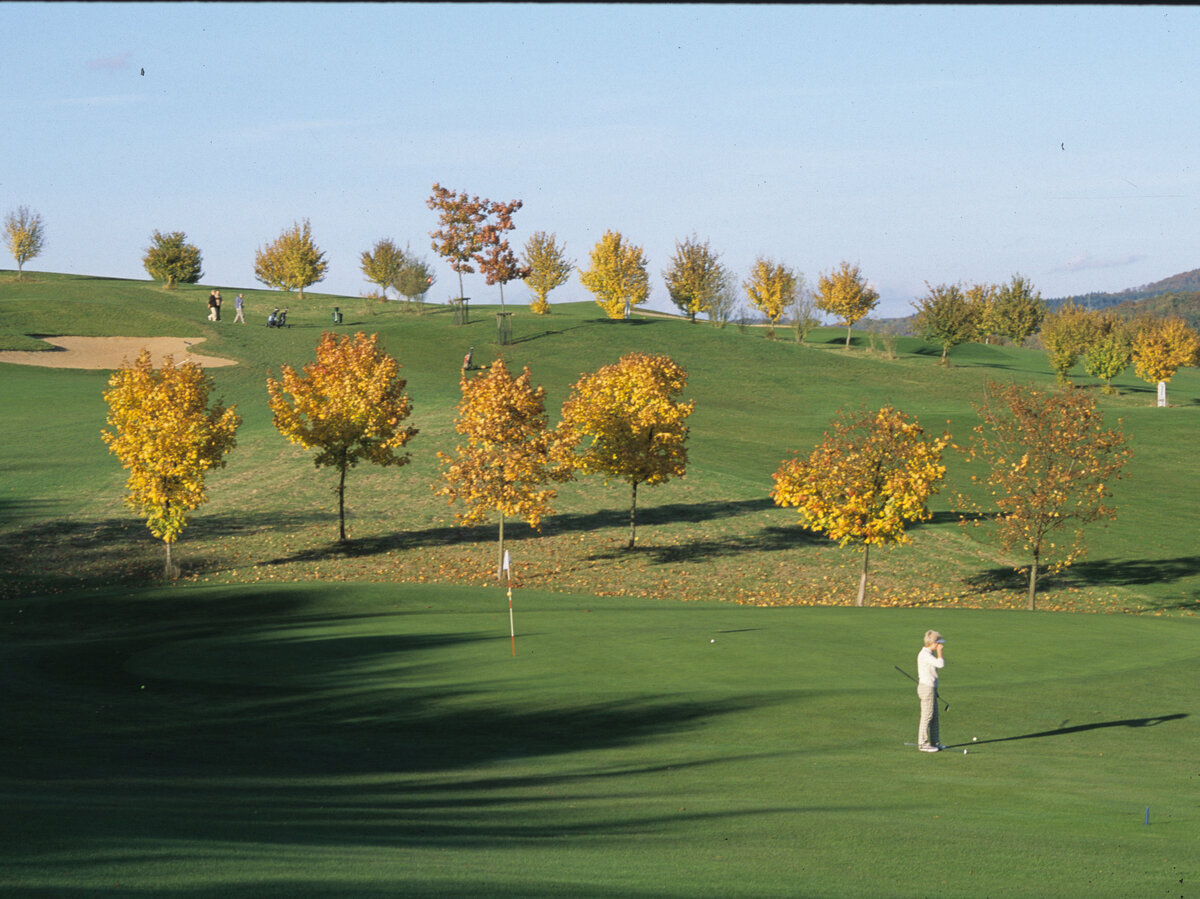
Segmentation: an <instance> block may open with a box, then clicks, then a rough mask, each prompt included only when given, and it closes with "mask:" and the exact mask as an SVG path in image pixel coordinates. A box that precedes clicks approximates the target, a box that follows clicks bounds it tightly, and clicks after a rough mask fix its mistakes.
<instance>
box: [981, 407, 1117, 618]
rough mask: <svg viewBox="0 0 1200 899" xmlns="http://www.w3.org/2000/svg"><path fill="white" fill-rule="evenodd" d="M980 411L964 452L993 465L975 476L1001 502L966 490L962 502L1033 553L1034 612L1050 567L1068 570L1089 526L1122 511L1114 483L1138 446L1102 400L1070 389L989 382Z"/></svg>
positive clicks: (1010, 544) (1014, 545)
mask: <svg viewBox="0 0 1200 899" xmlns="http://www.w3.org/2000/svg"><path fill="white" fill-rule="evenodd" d="M978 411H979V416H980V423H979V424H978V425H977V426H976V427H975V431H974V434H973V435H972V440H971V442H970V444H969V445H968V446H967V447H965V448H963V452H964V453H965V454H966V455H967V457H968V458H970V459H977V460H981V461H982V462H984V463H985V464H986V466H987V472H988V473H987V474H986V475H978V474H977V475H973V476H972V478H971V480H972V481H973V482H976V483H979V482H982V484H983V487H984V489H985V490H986V492H987V494H988V495H989V496H990V497H991V499H992V501H993V502H994V503H995V507H996V508H995V511H991V510H983V509H982V508H981V506H980V502H979V499H978V498H977V497H974V496H965V495H963V496H959V498H958V505H959V508H960V509H962V510H963V511H965V512H969V513H975V514H983V515H984V516H985V517H988V518H991V519H992V520H993V521H994V522H995V523H996V524H997V526H998V528H999V536H1000V540H1001V543H1002V544H1003V546H1004V547H1005V548H1006V549H1010V550H1011V549H1020V550H1023V551H1025V552H1028V553H1029V555H1030V564H1029V566H1028V568H1029V594H1028V598H1029V602H1028V605H1029V608H1030V610H1032V609H1034V608H1035V604H1036V596H1037V583H1038V571H1039V569H1040V568H1041V567H1042V565H1043V564H1045V565H1046V566H1047V570H1048V571H1051V572H1053V571H1058V570H1061V569H1063V568H1066V567H1067V566H1068V565H1070V564H1071V563H1072V562H1074V561H1075V560H1076V559H1078V558H1079V557H1080V556H1081V555H1082V554H1083V552H1084V549H1085V547H1084V544H1083V529H1084V526H1085V525H1088V524H1091V523H1093V522H1096V521H1102V520H1111V519H1113V518H1115V517H1116V514H1117V513H1116V509H1115V508H1114V507H1113V506H1111V505H1110V504H1109V502H1108V500H1109V499H1110V498H1111V496H1112V491H1111V489H1110V485H1111V483H1112V482H1113V481H1115V480H1117V479H1118V478H1120V477H1121V472H1122V469H1123V468H1124V466H1125V463H1126V462H1127V461H1128V459H1129V457H1130V450H1129V449H1127V448H1126V446H1125V436H1124V434H1122V433H1121V430H1120V425H1119V423H1118V427H1116V428H1111V429H1107V430H1106V429H1105V427H1104V420H1103V416H1102V414H1101V412H1100V410H1099V409H1098V408H1097V406H1096V400H1095V398H1094V397H1091V396H1089V395H1087V394H1086V393H1084V392H1083V391H1079V390H1071V389H1070V388H1069V387H1068V388H1065V389H1061V388H1060V389H1056V390H1051V391H1043V390H1038V389H1037V388H1034V387H1025V386H1021V385H1017V384H1007V385H1003V384H988V385H987V396H986V399H985V400H984V402H983V403H982V404H981V405H980V406H979V410H978ZM1024 568H1025V566H1019V567H1018V568H1017V570H1018V571H1022V570H1024Z"/></svg>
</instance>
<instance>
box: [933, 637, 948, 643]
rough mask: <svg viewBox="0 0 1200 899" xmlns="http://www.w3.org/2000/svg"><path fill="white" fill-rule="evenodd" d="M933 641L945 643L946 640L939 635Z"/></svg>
mask: <svg viewBox="0 0 1200 899" xmlns="http://www.w3.org/2000/svg"><path fill="white" fill-rule="evenodd" d="M934 642H937V643H945V642H946V641H945V640H943V639H942V638H941V637H938V638H937V640H936V641H934Z"/></svg>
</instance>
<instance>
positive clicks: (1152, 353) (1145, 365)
mask: <svg viewBox="0 0 1200 899" xmlns="http://www.w3.org/2000/svg"><path fill="white" fill-rule="evenodd" d="M1197 352H1200V337H1197V335H1196V332H1195V331H1193V330H1192V328H1191V326H1190V325H1189V324H1188V323H1187V322H1185V321H1184V320H1183V319H1182V318H1179V317H1177V316H1175V317H1172V318H1168V319H1165V320H1149V321H1143V322H1140V323H1138V326H1137V331H1136V333H1135V335H1134V338H1133V362H1134V368H1135V370H1136V371H1137V375H1138V377H1139V378H1141V379H1142V380H1143V381H1148V382H1149V383H1151V384H1161V385H1163V386H1162V387H1161V388H1160V390H1161V393H1162V397H1163V403H1164V404H1165V403H1166V394H1167V388H1166V383H1167V381H1169V380H1171V378H1173V377H1174V376H1175V372H1177V371H1179V369H1180V368H1182V367H1183V366H1185V365H1195V364H1196V355H1197Z"/></svg>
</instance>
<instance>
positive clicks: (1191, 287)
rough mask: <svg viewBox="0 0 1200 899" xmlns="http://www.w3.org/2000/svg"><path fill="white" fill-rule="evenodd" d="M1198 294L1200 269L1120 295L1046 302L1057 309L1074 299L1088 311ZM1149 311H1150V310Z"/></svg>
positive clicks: (1058, 298)
mask: <svg viewBox="0 0 1200 899" xmlns="http://www.w3.org/2000/svg"><path fill="white" fill-rule="evenodd" d="M1198 293H1200V268H1197V269H1192V270H1191V271H1190V272H1180V273H1179V274H1178V275H1171V276H1170V277H1169V278H1163V279H1162V280H1161V281H1155V282H1154V283H1152V284H1143V285H1142V286H1141V287H1130V288H1127V289H1126V290H1122V291H1120V292H1119V293H1085V294H1077V295H1076V296H1074V297H1055V298H1053V299H1048V300H1046V306H1047V308H1050V309H1056V308H1058V307H1059V306H1061V305H1062V304H1063V303H1065V302H1066V301H1067V300H1069V299H1073V300H1074V301H1075V303H1076V304H1077V305H1079V306H1085V307H1087V308H1088V309H1106V308H1108V307H1109V306H1121V305H1124V304H1128V303H1136V302H1138V301H1139V300H1146V299H1149V298H1151V297H1161V296H1164V295H1168V294H1170V295H1180V296H1183V295H1193V294H1198ZM1147 311H1149V309H1148V308H1147ZM1180 314H1182V313H1180Z"/></svg>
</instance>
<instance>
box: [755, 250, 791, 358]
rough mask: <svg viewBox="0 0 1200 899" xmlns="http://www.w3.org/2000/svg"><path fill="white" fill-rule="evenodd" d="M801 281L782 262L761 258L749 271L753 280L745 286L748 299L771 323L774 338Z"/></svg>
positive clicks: (771, 335) (771, 333) (756, 260)
mask: <svg viewBox="0 0 1200 899" xmlns="http://www.w3.org/2000/svg"><path fill="white" fill-rule="evenodd" d="M801 283H802V282H801V278H799V277H798V276H797V275H796V273H795V272H793V271H792V270H791V269H790V268H788V267H787V266H786V265H784V264H783V263H782V262H775V261H774V260H772V259H767V258H765V257H763V256H759V257H758V258H757V259H755V260H754V265H753V266H752V267H751V269H750V277H749V278H748V279H747V280H746V282H745V283H744V284H743V285H742V286H743V287H745V289H746V298H747V299H748V300H749V301H750V303H751V305H753V306H754V307H755V308H756V309H758V310H759V311H760V312H761V313H762V314H763V315H765V316H766V317H767V321H768V322H770V330H769V335H770V337H771V338H772V339H774V337H775V323H776V322H778V321H779V319H780V318H782V317H783V313H784V312H786V311H787V309H788V307H789V306H791V305H792V303H793V302H794V301H795V299H796V294H797V291H799V290H800V289H801Z"/></svg>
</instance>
